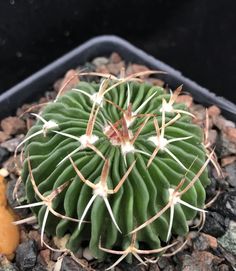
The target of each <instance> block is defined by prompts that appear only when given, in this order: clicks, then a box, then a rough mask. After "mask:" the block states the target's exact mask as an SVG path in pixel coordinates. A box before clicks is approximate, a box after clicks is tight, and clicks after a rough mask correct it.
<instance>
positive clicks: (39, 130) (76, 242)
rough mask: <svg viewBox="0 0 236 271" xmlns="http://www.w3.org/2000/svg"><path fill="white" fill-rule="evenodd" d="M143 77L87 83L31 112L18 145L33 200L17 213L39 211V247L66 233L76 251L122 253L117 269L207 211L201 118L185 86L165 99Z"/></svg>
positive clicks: (184, 229) (163, 93) (181, 231)
mask: <svg viewBox="0 0 236 271" xmlns="http://www.w3.org/2000/svg"><path fill="white" fill-rule="evenodd" d="M150 73H152V72H150ZM140 75H142V73H140V74H134V75H132V76H129V77H126V78H123V79H117V78H115V77H114V76H105V75H104V77H105V78H103V79H101V82H100V83H87V82H83V81H80V83H79V84H78V86H76V88H74V89H72V90H70V91H68V92H66V94H63V95H61V96H60V97H58V98H57V99H56V100H55V102H52V103H50V104H48V105H47V106H46V107H45V108H44V109H43V111H42V112H41V113H40V114H39V115H38V114H34V116H35V117H36V118H37V119H38V120H37V122H36V124H35V125H34V126H33V127H32V128H31V129H30V130H29V132H28V134H27V136H26V139H25V140H24V141H23V142H22V143H21V145H23V144H25V147H24V152H25V157H26V159H25V161H24V164H23V169H22V174H21V177H22V181H23V182H24V184H25V187H26V194H27V201H28V203H27V204H26V205H22V206H19V208H24V207H31V208H32V211H33V213H34V214H35V215H36V217H37V220H38V223H39V224H40V226H41V239H42V242H44V240H43V233H44V232H46V233H47V234H48V235H51V236H58V237H63V236H65V235H66V234H68V236H69V238H68V242H67V248H68V249H70V250H71V251H73V252H76V251H77V250H78V249H79V247H80V245H81V243H82V242H83V241H89V247H90V250H91V252H92V254H93V255H94V257H96V258H98V259H103V258H104V257H105V255H106V253H113V254H118V255H121V257H120V258H119V259H118V261H117V262H116V263H115V264H114V265H113V266H115V265H116V264H118V262H120V261H121V260H122V259H123V258H125V257H126V256H128V254H130V253H132V254H133V255H134V256H135V257H136V258H137V259H138V260H139V261H141V262H143V260H142V258H141V257H140V256H139V255H142V254H150V253H159V252H162V251H164V250H166V249H167V248H169V247H170V246H172V245H168V246H166V247H164V248H162V247H161V242H168V241H169V240H170V239H171V238H172V239H173V236H176V235H181V236H182V235H185V234H186V233H187V232H188V230H189V227H188V221H189V220H192V219H193V218H194V217H195V216H196V214H197V212H198V211H201V212H204V201H205V189H204V188H205V187H206V185H208V184H209V179H208V174H207V169H206V166H207V163H208V162H209V159H210V156H209V158H208V159H207V160H206V154H205V150H204V147H203V145H202V140H203V134H202V130H201V128H200V127H199V126H197V125H195V124H193V123H192V118H193V117H194V116H193V115H192V114H191V113H190V112H189V111H188V110H187V108H186V106H185V105H184V104H178V103H176V98H177V96H178V95H179V94H180V92H181V88H182V86H180V87H179V88H177V89H176V91H175V92H174V93H170V94H168V93H166V91H165V90H164V89H163V88H161V87H157V86H152V85H150V84H148V83H143V82H140V81H141V80H140V79H139V78H138V77H139V76H140ZM174 244H175V243H174ZM115 247H116V248H119V249H120V250H119V251H117V250H114V248H115ZM139 247H141V248H146V249H147V250H142V249H140V248H139ZM121 249H122V250H121Z"/></svg>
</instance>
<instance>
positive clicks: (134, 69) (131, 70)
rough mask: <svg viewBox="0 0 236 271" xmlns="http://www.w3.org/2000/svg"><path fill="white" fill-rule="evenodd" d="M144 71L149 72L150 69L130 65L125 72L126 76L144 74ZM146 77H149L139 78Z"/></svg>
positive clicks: (145, 76)
mask: <svg viewBox="0 0 236 271" xmlns="http://www.w3.org/2000/svg"><path fill="white" fill-rule="evenodd" d="M146 71H150V69H149V68H148V67H147V66H145V65H140V64H131V65H129V66H128V68H127V70H126V74H127V75H131V74H133V73H138V72H146ZM148 77H149V75H143V76H140V78H143V79H144V78H148Z"/></svg>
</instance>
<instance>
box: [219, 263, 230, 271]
mask: <svg viewBox="0 0 236 271" xmlns="http://www.w3.org/2000/svg"><path fill="white" fill-rule="evenodd" d="M219 271H229V266H228V265H226V264H221V265H220V266H219Z"/></svg>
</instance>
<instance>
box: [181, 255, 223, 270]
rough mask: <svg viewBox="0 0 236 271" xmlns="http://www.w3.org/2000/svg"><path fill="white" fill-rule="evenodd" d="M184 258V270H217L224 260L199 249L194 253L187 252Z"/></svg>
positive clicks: (182, 268)
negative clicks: (188, 253)
mask: <svg viewBox="0 0 236 271" xmlns="http://www.w3.org/2000/svg"><path fill="white" fill-rule="evenodd" d="M181 260H182V267H181V270H182V271H192V270H194V271H211V270H216V269H214V268H216V267H217V265H218V264H219V263H221V262H222V261H223V259H220V258H219V257H217V256H214V255H213V254H211V253H210V252H207V251H197V252H194V253H193V254H192V255H187V254H185V255H184V256H183V258H182V259H181Z"/></svg>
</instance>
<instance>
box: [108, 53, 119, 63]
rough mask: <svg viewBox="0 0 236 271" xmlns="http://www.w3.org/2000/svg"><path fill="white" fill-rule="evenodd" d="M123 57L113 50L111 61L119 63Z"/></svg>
mask: <svg viewBox="0 0 236 271" xmlns="http://www.w3.org/2000/svg"><path fill="white" fill-rule="evenodd" d="M121 61H122V59H121V57H120V55H119V54H118V53H116V52H113V53H112V54H111V55H110V62H112V63H119V62H121Z"/></svg>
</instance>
